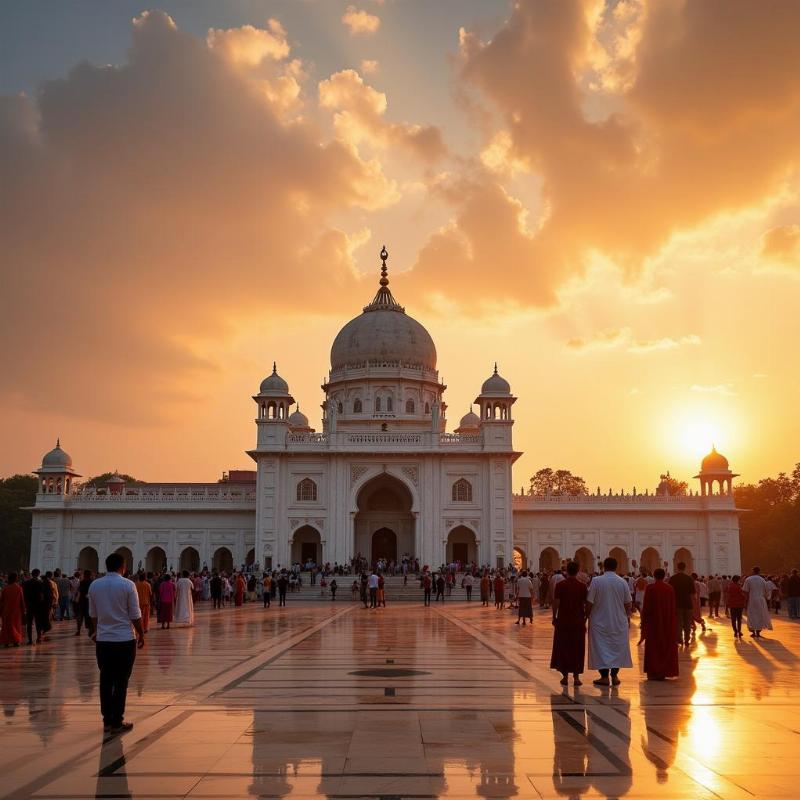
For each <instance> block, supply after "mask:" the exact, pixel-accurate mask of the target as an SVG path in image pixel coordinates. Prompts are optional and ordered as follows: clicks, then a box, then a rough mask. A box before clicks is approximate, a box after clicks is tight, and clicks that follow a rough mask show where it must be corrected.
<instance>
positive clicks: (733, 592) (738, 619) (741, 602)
mask: <svg viewBox="0 0 800 800" xmlns="http://www.w3.org/2000/svg"><path fill="white" fill-rule="evenodd" d="M741 580H742V579H741V577H740V576H739V575H734V576H733V577H732V578H731V582H730V583H729V584H728V614H730V618H731V627H732V628H733V638H734V639H741V638H742V614H743V613H744V607H745V606H746V605H747V595H746V594H745V593H744V591H742V585H741Z"/></svg>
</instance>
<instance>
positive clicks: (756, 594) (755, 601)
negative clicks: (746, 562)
mask: <svg viewBox="0 0 800 800" xmlns="http://www.w3.org/2000/svg"><path fill="white" fill-rule="evenodd" d="M760 573H761V568H760V567H753V574H752V575H748V577H747V578H746V579H745V582H744V583H743V584H742V591H743V592H744V593H745V595H747V627H748V628H750V635H751V636H755V637H756V638H757V639H760V638H761V631H764V630H767V631H771V630H772V618H771V617H770V614H769V596H770V590H769V588H768V586H767V582H766V581H765V580H764V579H763V578H762V577H761V575H760Z"/></svg>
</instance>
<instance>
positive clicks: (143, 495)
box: [63, 483, 256, 505]
mask: <svg viewBox="0 0 800 800" xmlns="http://www.w3.org/2000/svg"><path fill="white" fill-rule="evenodd" d="M63 499H64V500H65V501H67V502H69V503H92V504H94V503H97V504H104V503H108V504H114V505H118V504H125V503H134V504H137V505H138V504H148V503H152V504H159V505H161V504H167V505H169V504H178V503H191V504H192V505H194V504H201V505H204V504H218V503H223V504H236V503H243V504H247V505H252V504H254V503H255V501H256V493H255V492H254V491H253V490H252V488H250V487H247V488H245V487H241V488H240V487H236V486H231V485H230V484H227V485H225V486H220V485H219V484H216V483H214V484H208V485H207V486H206V485H203V484H199V485H194V486H191V485H190V486H186V485H184V486H180V485H175V484H165V485H162V484H144V485H138V486H130V487H125V488H123V489H122V490H121V491H120V492H108V491H106V490H103V489H96V488H95V487H93V486H77V487H76V488H75V489H74V491H72V492H71V493H70V494H68V495H66V496H65V497H64V498H63Z"/></svg>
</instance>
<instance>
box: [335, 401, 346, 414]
mask: <svg viewBox="0 0 800 800" xmlns="http://www.w3.org/2000/svg"><path fill="white" fill-rule="evenodd" d="M336 410H337V411H338V412H339V413H340V414H341V413H342V411H344V406H343V405H342V404H341V403H339V404H338V405H337V406H336Z"/></svg>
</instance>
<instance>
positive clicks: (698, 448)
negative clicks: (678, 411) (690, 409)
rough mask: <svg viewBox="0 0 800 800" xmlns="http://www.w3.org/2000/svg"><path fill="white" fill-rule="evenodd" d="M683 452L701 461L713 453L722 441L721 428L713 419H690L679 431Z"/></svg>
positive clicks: (683, 422) (684, 422)
mask: <svg viewBox="0 0 800 800" xmlns="http://www.w3.org/2000/svg"><path fill="white" fill-rule="evenodd" d="M678 438H679V442H680V446H681V450H682V451H683V452H684V453H685V454H686V455H688V456H691V457H692V458H695V459H700V458H702V457H703V456H705V455H707V454H708V453H710V452H711V448H712V447H713V446H715V445H716V444H717V442H719V441H722V440H723V439H724V438H725V437H724V436H722V431H721V426H720V424H719V422H718V421H716V420H712V419H688V420H684V421H682V423H681V424H680V427H679V429H678Z"/></svg>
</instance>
